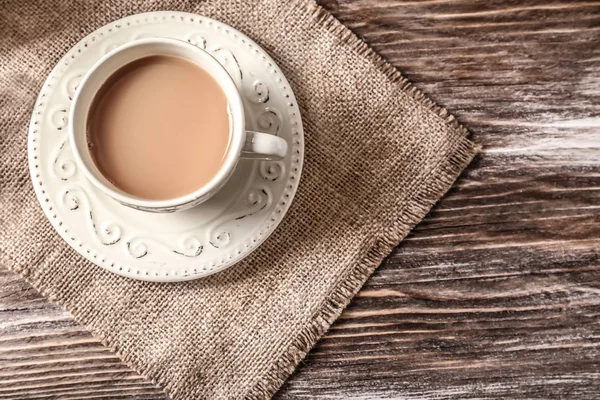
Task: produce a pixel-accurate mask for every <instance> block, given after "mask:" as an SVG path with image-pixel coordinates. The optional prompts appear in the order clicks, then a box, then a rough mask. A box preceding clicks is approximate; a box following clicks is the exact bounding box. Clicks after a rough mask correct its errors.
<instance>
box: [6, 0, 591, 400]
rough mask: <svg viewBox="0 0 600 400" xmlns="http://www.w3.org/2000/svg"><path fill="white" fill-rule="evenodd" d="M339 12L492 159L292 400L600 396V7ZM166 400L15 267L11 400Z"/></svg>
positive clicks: (303, 372)
mask: <svg viewBox="0 0 600 400" xmlns="http://www.w3.org/2000/svg"><path fill="white" fill-rule="evenodd" d="M322 3H323V5H324V6H325V7H326V8H328V9H329V10H330V11H332V12H333V13H334V14H335V15H336V16H337V17H338V18H339V19H340V20H341V21H342V22H344V23H345V24H346V25H347V26H349V27H350V28H351V29H352V30H354V32H356V33H357V34H358V35H360V36H361V37H363V38H364V39H365V41H366V42H368V43H369V44H371V45H372V47H373V48H375V49H376V50H377V51H378V52H379V53H380V54H382V55H383V56H384V57H385V58H387V59H388V60H389V61H390V62H392V63H393V64H394V65H396V66H397V67H398V68H400V70H402V71H403V72H404V73H405V75H406V76H407V77H408V78H409V79H410V80H411V81H413V82H415V84H416V85H417V86H418V87H420V88H421V89H422V90H423V91H424V92H426V93H427V94H428V95H429V96H431V97H432V98H433V99H434V100H435V101H437V102H438V103H439V104H442V105H444V106H445V107H447V108H448V109H449V110H451V112H453V113H454V114H455V115H456V116H457V117H458V118H459V119H460V120H461V121H462V122H464V123H465V124H466V125H467V126H468V127H469V129H470V130H471V131H472V132H473V137H474V139H475V140H477V141H478V142H480V143H481V144H483V146H484V150H483V152H482V154H481V155H480V156H479V157H478V158H477V159H476V160H475V161H474V163H473V164H472V165H471V167H470V168H469V169H468V170H467V171H466V172H465V173H464V174H463V176H462V177H461V178H460V180H459V181H458V182H457V184H456V185H455V186H454V188H453V189H452V190H451V191H450V192H449V193H448V195H447V196H446V197H445V198H444V199H443V200H442V201H441V202H440V203H439V204H438V205H437V206H436V207H435V209H434V210H433V211H432V212H431V214H430V215H429V216H428V217H427V218H426V219H425V220H424V221H423V222H422V223H421V224H420V225H419V226H418V227H417V228H416V229H415V230H414V232H413V233H412V234H411V235H410V236H409V237H408V238H407V239H406V240H405V241H404V242H403V243H402V244H401V245H400V246H399V247H398V248H397V249H396V250H395V251H394V253H393V255H391V256H390V257H389V259H388V260H387V261H386V262H385V264H384V265H383V266H382V267H380V268H379V269H378V271H377V272H376V273H375V274H374V276H373V277H372V278H371V279H370V280H369V282H368V283H367V284H366V285H365V287H364V288H363V290H362V291H361V292H360V293H359V295H358V296H357V297H356V299H355V300H354V302H353V303H352V305H351V306H350V307H349V308H348V309H347V310H346V312H345V313H344V314H343V315H342V317H341V318H340V319H339V321H338V322H337V323H336V324H335V325H334V326H333V327H332V329H331V330H330V332H329V333H328V334H327V336H326V337H325V338H324V339H323V340H322V341H321V342H320V343H319V344H318V345H317V346H316V347H315V348H314V349H313V351H312V352H311V353H310V354H309V356H308V357H307V359H306V361H305V362H304V363H303V364H302V366H301V367H300V368H299V370H298V371H297V372H296V373H295V374H294V375H293V377H292V378H291V379H289V380H288V382H287V383H286V384H285V386H284V387H283V389H282V390H281V391H280V392H279V393H278V395H277V396H276V397H277V398H278V399H293V398H328V399H335V398H339V399H348V398H354V399H358V398H360V399H375V398H402V399H417V398H419V399H475V398H477V399H482V398H498V399H506V398H522V399H549V398H556V399H558V398H572V399H597V398H600V250H599V248H600V204H599V200H600V2H592V1H568V0H564V1H551V0H528V1H488V0H479V1H469V0H453V1H442V0H421V1H415V0H407V1H400V0H394V1H392V0H386V1H377V0H355V1H350V0H339V1H335V0H328V1H323V2H322ZM38 398H60V399H165V397H164V395H163V394H161V392H160V391H159V390H158V389H156V388H155V387H154V386H153V385H152V384H150V383H148V382H147V381H145V380H144V379H143V378H141V377H140V376H138V375H137V374H135V373H134V372H132V371H130V370H129V369H128V368H127V367H126V366H124V365H123V364H121V363H120V362H119V360H118V359H117V358H116V357H115V356H114V355H112V354H111V353H110V352H109V351H108V350H106V349H105V348H104V347H102V345H100V344H99V343H98V342H97V341H96V340H94V339H93V338H92V337H91V336H90V334H89V333H87V332H86V330H85V329H84V328H82V327H81V326H79V325H78V324H77V323H75V322H73V320H72V319H71V318H70V317H69V315H68V314H67V313H65V312H63V311H62V310H60V309H59V308H58V307H56V306H54V305H52V304H50V303H49V302H48V301H46V300H44V299H43V298H41V297H40V296H39V295H38V294H36V292H35V291H34V290H33V289H32V288H31V287H29V286H28V285H27V284H26V283H24V282H23V281H22V280H21V279H20V278H19V277H17V276H15V275H13V274H12V273H10V272H8V271H7V270H5V269H1V268H0V399H38Z"/></svg>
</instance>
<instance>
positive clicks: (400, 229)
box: [0, 0, 480, 399]
mask: <svg viewBox="0 0 600 400" xmlns="http://www.w3.org/2000/svg"><path fill="white" fill-rule="evenodd" d="M292 8H304V9H306V8H308V12H309V15H310V17H312V18H313V19H314V20H315V23H317V24H321V25H323V26H324V27H325V28H326V29H327V30H329V31H330V32H331V33H333V34H334V35H335V36H337V37H338V38H339V40H340V43H342V44H346V45H348V46H349V47H350V48H351V49H353V50H355V51H357V52H358V53H359V54H361V55H363V56H364V57H366V58H368V59H369V60H371V61H372V62H373V64H374V65H375V66H376V67H377V68H379V69H380V70H381V71H383V72H384V73H385V74H386V76H387V77H388V79H390V81H391V82H397V83H399V84H400V85H401V88H402V90H404V91H406V92H407V93H408V94H409V95H411V96H412V97H413V98H414V99H415V100H416V101H417V102H419V104H421V105H423V106H424V107H425V108H427V109H429V110H431V111H433V112H434V113H435V114H436V115H438V116H439V117H440V118H441V119H442V120H443V121H444V122H445V123H447V124H449V125H450V126H451V127H452V128H454V129H455V130H456V131H457V133H459V134H460V135H462V137H461V138H459V140H458V141H457V144H456V146H455V148H454V149H453V152H452V153H451V154H449V157H448V158H447V159H445V160H444V161H443V162H442V163H441V164H439V165H438V166H436V168H434V169H433V170H432V173H431V174H430V177H429V179H425V180H424V181H423V184H422V185H421V186H420V187H419V189H418V191H417V192H416V193H415V194H414V195H413V196H412V197H411V198H410V201H409V202H408V206H407V207H406V209H405V211H404V212H403V213H402V214H400V215H399V218H398V222H397V223H396V224H394V226H392V227H391V228H390V229H388V231H387V232H385V233H384V234H383V235H382V236H381V237H380V238H377V239H375V240H374V242H373V246H372V247H371V249H370V250H369V251H368V252H367V254H366V255H365V256H364V258H363V259H362V260H361V261H360V262H359V263H357V264H356V266H355V267H354V268H353V269H351V270H350V271H349V273H348V275H347V276H346V277H345V278H343V279H340V281H339V283H338V285H337V286H336V287H334V288H333V290H332V292H331V294H330V295H329V297H328V298H327V299H326V300H325V301H324V302H323V304H322V305H321V307H320V308H319V311H318V312H317V313H316V314H315V315H314V316H313V317H312V319H311V320H310V322H309V324H308V325H307V326H306V328H305V329H304V330H303V331H302V332H301V333H300V334H299V335H298V336H297V337H296V338H295V339H294V340H293V341H292V343H291V344H290V345H289V346H288V348H287V350H286V351H285V352H284V353H283V354H282V356H281V357H280V358H279V360H277V361H276V362H275V363H274V364H273V366H272V367H271V369H270V370H268V371H267V372H266V373H265V374H264V376H263V377H262V378H260V379H259V380H258V381H257V382H256V384H255V385H254V387H253V389H251V390H250V391H249V392H248V393H247V395H246V397H247V398H249V399H260V398H270V397H272V396H273V394H275V392H277V390H279V388H280V387H281V386H282V385H283V383H284V382H285V380H286V379H287V378H288V377H289V376H290V375H291V374H292V373H293V372H294V370H295V369H296V367H297V366H298V364H299V363H300V362H301V361H302V359H304V357H305V356H306V354H307V353H308V352H309V350H310V349H311V348H312V347H313V346H314V345H315V343H316V342H317V341H318V340H319V339H320V338H321V337H322V336H323V335H324V334H325V333H326V332H327V330H328V329H329V327H330V326H331V324H332V323H333V322H334V321H335V320H336V319H337V318H338V317H339V316H340V314H341V313H342V311H343V310H344V309H345V308H346V306H347V305H348V304H349V303H350V301H351V300H352V298H353V297H354V295H356V293H358V291H359V290H360V288H361V287H362V286H363V284H364V283H365V282H366V280H367V279H368V278H369V277H370V276H371V274H372V273H373V272H374V271H375V269H376V268H377V267H378V266H379V265H380V264H381V263H382V262H383V260H384V259H385V257H387V256H388V255H389V254H390V253H391V251H392V250H393V249H394V247H396V246H397V245H398V244H399V243H400V241H401V240H402V239H403V238H404V237H405V236H406V235H407V234H408V232H409V231H410V230H411V229H412V228H413V227H414V226H415V225H416V224H418V223H419V222H420V221H421V220H422V219H423V218H424V217H425V215H426V214H427V213H428V212H429V210H430V209H431V207H432V206H433V205H434V204H435V203H436V202H437V201H438V200H439V199H440V198H441V197H442V196H443V195H444V193H446V191H448V189H449V188H450V187H451V186H452V184H453V183H454V181H455V180H456V179H457V178H458V176H459V174H460V173H461V172H462V170H463V169H464V168H465V167H466V166H467V165H468V164H469V163H470V162H471V160H472V159H473V157H474V156H475V154H477V152H478V151H479V150H480V147H479V146H478V145H477V144H475V143H473V142H471V141H470V140H468V139H467V136H468V135H469V132H468V130H467V129H466V128H465V127H464V126H462V125H461V124H460V123H459V122H458V121H456V119H455V118H454V116H453V115H451V114H450V113H449V112H448V111H447V110H446V109H444V108H443V107H440V106H438V105H437V104H435V103H434V102H433V101H432V100H430V99H429V98H427V97H426V96H425V95H424V94H423V93H422V92H421V91H420V90H419V89H418V88H416V87H415V86H413V85H412V84H411V83H410V82H409V81H408V80H406V78H404V77H403V76H402V74H401V73H400V72H399V71H398V70H397V69H396V68H395V67H394V66H392V65H391V64H390V63H388V62H387V61H386V60H384V59H383V58H382V57H381V56H379V55H378V54H377V53H375V51H373V49H371V48H370V47H369V46H368V45H367V44H366V43H365V42H363V41H362V40H361V39H360V38H359V37H358V36H356V35H355V34H354V33H353V32H352V31H350V30H349V29H348V28H346V27H345V26H344V25H343V24H342V23H341V22H339V21H338V20H337V19H336V18H335V17H334V16H333V15H331V14H330V13H329V12H328V11H327V10H325V9H324V8H323V7H321V6H319V5H318V4H317V3H316V2H310V3H309V4H308V6H307V3H306V1H305V0H294V2H293V5H292ZM433 171H435V172H436V173H435V174H434V173H433ZM2 253H3V252H2V249H0V263H1V264H3V265H5V266H7V267H8V268H9V269H10V270H11V271H13V272H14V273H17V274H19V275H21V276H22V277H23V278H24V279H25V281H26V282H27V283H29V284H30V285H31V286H33V287H34V288H35V289H36V290H37V291H38V292H39V293H40V294H41V295H42V296H44V297H46V298H47V299H49V300H50V301H53V302H55V303H58V299H57V298H56V296H55V294H54V293H53V291H51V290H48V289H44V288H42V289H40V288H39V286H38V284H39V276H37V275H36V274H35V272H32V270H31V269H29V268H28V267H27V266H23V265H17V264H15V263H14V262H13V261H12V260H11V259H9V258H5V256H4V255H3V254H2ZM58 304H59V305H60V306H61V307H62V308H63V309H65V310H66V311H68V312H70V311H71V310H73V309H75V308H77V307H76V305H74V304H71V303H70V302H66V303H63V304H60V303H58ZM71 315H72V316H73V319H74V320H75V321H76V322H78V323H80V324H81V325H84V326H86V325H85V323H84V322H83V321H80V320H79V319H78V318H77V317H76V316H74V315H73V314H72V313H71ZM86 328H88V330H89V331H90V333H91V334H92V335H93V336H94V337H95V338H96V339H98V340H99V341H100V342H101V343H102V344H103V345H104V346H105V347H107V348H108V349H109V350H110V351H112V352H113V353H115V354H116V355H117V356H118V357H119V358H120V359H121V361H122V362H123V363H124V364H126V365H127V366H128V367H129V368H131V369H133V370H134V371H136V372H137V373H138V374H140V375H141V376H143V377H144V378H146V379H147V380H148V381H150V382H152V383H153V384H154V385H155V386H157V388H159V389H161V390H163V391H164V392H165V393H166V394H167V395H169V394H170V393H171V391H170V385H169V382H165V381H164V379H162V378H158V379H153V378H151V377H150V376H149V375H148V374H147V370H146V368H144V367H143V366H142V365H139V363H138V362H137V360H136V359H135V357H134V356H133V355H131V354H127V353H125V352H123V351H122V350H121V349H120V348H119V347H118V346H116V345H114V344H112V343H111V341H110V340H108V339H107V338H106V337H104V335H102V334H101V333H100V332H98V331H97V330H95V329H90V328H89V327H87V326H86Z"/></svg>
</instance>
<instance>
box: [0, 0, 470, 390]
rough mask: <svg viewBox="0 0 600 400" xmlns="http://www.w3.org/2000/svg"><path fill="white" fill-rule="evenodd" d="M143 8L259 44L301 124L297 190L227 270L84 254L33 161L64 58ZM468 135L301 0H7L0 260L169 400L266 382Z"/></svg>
mask: <svg viewBox="0 0 600 400" xmlns="http://www.w3.org/2000/svg"><path fill="white" fill-rule="evenodd" d="M192 3H194V4H192ZM150 10H180V11H189V12H194V13H198V14H203V15H205V16H208V17H212V18H215V19H218V20H220V21H223V22H225V23H227V24H230V25H232V26H234V27H236V28H238V29H239V30H241V31H243V32H244V33H246V34H247V35H249V36H250V37H251V38H253V39H254V40H256V41H257V42H258V43H259V44H260V45H261V46H263V47H264V48H265V49H266V50H267V52H269V53H270V54H271V55H272V56H273V57H274V58H275V60H276V61H277V63H278V64H279V66H280V67H281V68H282V70H283V72H284V73H285V74H286V76H287V78H288V79H289V80H290V83H291V85H292V86H293V90H294V92H295V94H296V96H297V99H298V103H299V105H300V107H301V112H302V117H303V122H304V126H305V130H306V131H305V134H306V158H305V168H304V172H303V175H302V179H301V184H300V189H299V192H298V194H297V196H296V199H295V200H294V203H293V206H292V207H291V209H290V212H289V214H288V215H287V217H286V218H285V220H284V222H283V224H282V225H281V226H280V227H279V228H278V229H277V231H276V232H275V234H274V235H273V236H272V237H271V238H270V239H269V240H267V241H266V242H265V244H263V245H262V246H261V247H260V248H259V250H257V251H256V252H255V253H253V254H252V255H251V256H250V257H249V258H247V259H246V260H245V261H243V262H241V263H239V264H238V265H236V266H235V267H233V268H230V269H228V270H226V271H225V272H221V273H219V274H217V275H214V276H212V277H209V278H205V279H200V280H197V281H193V282H188V283H180V284H157V283H146V282H138V281H134V280H130V279H126V278H122V277H119V276H117V275H113V274H111V273H109V272H107V271H105V270H103V269H101V268H99V267H96V266H94V265H92V264H90V263H89V262H87V261H85V260H84V259H83V258H82V257H80V256H79V255H77V254H76V253H75V252H74V251H73V250H71V248H69V246H68V245H67V244H66V243H64V242H63V240H62V239H61V238H60V237H59V236H58V235H57V234H56V233H55V232H54V230H53V229H52V227H51V226H50V224H49V223H48V221H47V220H46V218H45V216H44V215H43V213H42V211H41V208H40V206H39V205H38V203H37V200H36V198H35V196H34V193H33V189H32V185H31V183H30V179H29V171H28V168H27V141H26V138H27V125H28V122H29V119H30V116H31V111H32V108H33V104H34V100H35V97H36V96H37V94H38V93H39V91H40V89H41V85H42V83H43V82H44V80H45V78H46V76H47V75H48V73H49V72H50V70H51V69H52V68H53V67H54V65H55V64H56V63H57V61H58V60H59V59H60V57H61V56H62V55H63V54H64V53H65V52H66V51H67V50H69V49H70V47H71V46H73V45H74V44H75V43H77V41H78V40H79V39H81V38H82V37H83V36H84V35H86V34H88V33H90V32H91V31H93V30H95V29H97V28H99V27H100V26H102V25H104V24H106V23H108V22H110V21H113V20H115V19H118V18H121V17H123V16H126V15H131V14H135V13H140V12H144V11H150ZM466 136H467V131H466V130H465V129H464V128H463V127H461V126H460V125H459V124H457V123H456V122H455V121H454V119H453V118H452V117H451V116H449V115H448V114H447V113H446V112H445V111H444V110H442V109H440V108H439V107H437V106H436V105H435V104H433V103H432V102H431V101H430V100H428V99H426V98H425V97H424V96H423V95H422V94H421V93H419V92H418V91H417V90H416V89H415V88H414V87H412V86H411V85H410V84H409V83H407V82H406V81H405V80H404V78H402V76H401V75H400V74H399V73H398V72H397V71H396V70H395V69H394V68H392V67H391V66H390V65H388V64H386V63H385V62H384V61H383V60H382V59H381V58H380V57H378V56H377V55H376V54H375V53H374V52H373V51H371V50H370V49H369V48H368V47H367V46H366V45H365V44H364V43H363V42H361V41H360V40H359V39H358V38H357V37H356V36H354V35H353V34H352V33H351V32H350V31H349V30H348V29H346V28H345V27H344V26H342V25H341V24H340V23H339V22H337V21H336V20H335V19H334V18H333V17H332V16H331V15H329V14H328V13H327V12H326V11H324V10H323V9H322V8H320V7H319V6H317V5H316V4H315V3H313V2H310V1H304V0H303V1H293V2H280V1H278V0H262V1H259V0H251V1H249V0H234V1H226V0H215V1H208V2H198V3H196V2H189V1H143V0H130V1H126V0H122V1H115V0H108V1H107V0H101V1H74V2H69V1H61V0H8V1H3V2H1V3H0V262H2V263H5V264H7V265H8V266H9V267H10V268H11V269H12V270H13V271H15V272H18V273H20V274H21V275H23V276H24V277H25V278H26V279H27V280H28V281H29V282H31V283H32V284H33V285H34V286H35V287H36V288H37V289H38V290H40V292H42V293H43V294H44V295H45V296H47V297H48V298H50V299H52V300H53V301H56V302H57V303H59V304H61V305H62V306H64V307H65V308H66V309H68V310H69V311H70V312H71V313H72V314H73V316H74V317H75V319H77V321H79V322H81V323H82V324H84V325H86V326H87V327H88V328H89V329H90V330H91V331H92V332H93V334H94V335H96V336H97V337H99V338H100V339H101V340H102V341H103V343H104V344H105V345H106V346H109V347H110V348H111V349H112V350H114V351H115V352H116V353H117V354H118V355H119V356H120V357H121V358H122V360H123V361H124V362H125V363H127V364H128V365H130V366H131V367H133V368H135V369H136V370H137V371H138V372H140V373H141V374H143V375H145V376H147V377H148V378H149V379H151V380H153V381H154V382H156V383H157V384H159V385H160V386H161V387H163V388H164V389H165V391H167V392H168V393H169V394H170V395H171V396H172V397H173V398H175V399H200V398H208V399H224V398H264V397H268V396H270V395H271V394H273V393H274V392H275V391H276V390H277V389H278V388H279V387H280V386H281V384H282V383H283V381H284V380H285V379H286V378H287V377H288V376H289V375H290V373H292V371H293V370H294V368H295V367H296V365H297V364H298V362H299V361H300V360H301V359H302V358H303V357H304V356H305V354H306V352H308V350H309V349H310V348H311V347H312V346H313V345H314V343H315V342H316V341H317V340H318V339H319V337H320V336H321V335H323V333H324V332H325V331H326V330H327V328H328V327H329V325H330V324H331V323H332V322H333V321H334V320H335V319H336V317H337V316H338V315H339V314H340V313H341V311H342V309H343V308H344V307H345V306H346V305H347V304H348V302H349V301H350V299H351V298H352V296H353V295H354V294H355V293H356V292H357V291H358V290H359V289H360V287H361V285H362V284H363V283H364V282H365V280H366V279H367V278H368V277H369V275H370V274H371V273H372V272H373V270H374V269H375V268H376V267H377V266H378V265H379V263H380V262H381V261H382V259H383V258H384V257H385V256H386V255H387V254H388V253H389V252H390V251H391V250H392V248H393V247H394V246H396V245H397V244H398V242H399V241H400V240H401V239H402V238H403V237H404V236H405V235H406V234H407V233H408V232H409V231H410V229H411V228H412V227H413V226H414V225H415V224H417V223H418V222H419V221H420V220H421V219H422V218H423V217H424V216H425V214H426V213H427V212H428V211H429V209H430V208H431V207H432V205H433V204H434V203H435V202H436V201H437V200H438V199H439V198H440V197H441V196H442V195H443V194H444V192H446V190H448V188H449V187H450V185H451V184H452V182H453V181H454V180H455V179H456V177H457V176H458V175H459V173H460V172H461V170H462V169H463V168H464V167H465V166H466V165H467V164H468V163H469V161H470V160H471V158H472V157H473V155H474V154H475V152H476V146H474V145H473V143H471V142H470V141H469V140H467V139H466Z"/></svg>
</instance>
